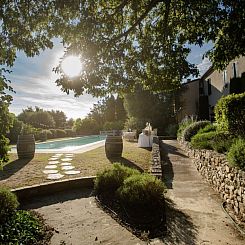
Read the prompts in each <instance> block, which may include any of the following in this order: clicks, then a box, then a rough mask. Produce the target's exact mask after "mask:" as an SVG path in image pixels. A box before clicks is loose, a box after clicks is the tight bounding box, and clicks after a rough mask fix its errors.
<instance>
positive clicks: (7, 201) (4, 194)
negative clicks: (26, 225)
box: [0, 188, 19, 239]
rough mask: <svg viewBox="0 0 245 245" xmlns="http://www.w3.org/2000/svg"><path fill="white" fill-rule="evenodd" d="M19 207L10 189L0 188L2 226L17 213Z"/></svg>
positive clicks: (0, 221)
mask: <svg viewBox="0 0 245 245" xmlns="http://www.w3.org/2000/svg"><path fill="white" fill-rule="evenodd" d="M18 206H19V202H18V200H17V197H16V195H15V194H13V193H12V192H11V191H10V190H8V189H5V188H0V226H1V225H4V223H5V221H6V220H7V219H8V218H9V217H10V216H12V215H13V214H14V213H15V211H16V209H17V207H18ZM0 234H2V233H1V232H0ZM0 239H1V236H0Z"/></svg>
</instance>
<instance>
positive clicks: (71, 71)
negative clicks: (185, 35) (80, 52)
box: [61, 56, 82, 77]
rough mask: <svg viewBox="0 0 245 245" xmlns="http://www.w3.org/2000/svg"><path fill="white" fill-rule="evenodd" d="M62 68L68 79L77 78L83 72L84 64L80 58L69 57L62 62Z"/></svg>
mask: <svg viewBox="0 0 245 245" xmlns="http://www.w3.org/2000/svg"><path fill="white" fill-rule="evenodd" d="M61 68H62V70H63V72H64V73H65V74H66V75H67V76H68V77H76V76H78V75H79V74H80V73H81V71H82V63H81V61H80V58H79V57H78V56H68V57H66V58H65V59H64V60H63V61H62V63H61Z"/></svg>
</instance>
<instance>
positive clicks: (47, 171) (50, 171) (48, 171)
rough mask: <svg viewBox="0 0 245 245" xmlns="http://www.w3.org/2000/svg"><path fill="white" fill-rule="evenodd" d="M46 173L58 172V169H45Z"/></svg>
mask: <svg viewBox="0 0 245 245" xmlns="http://www.w3.org/2000/svg"><path fill="white" fill-rule="evenodd" d="M43 173H44V174H57V173H58V170H53V169H48V170H43Z"/></svg>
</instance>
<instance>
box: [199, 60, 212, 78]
mask: <svg viewBox="0 0 245 245" xmlns="http://www.w3.org/2000/svg"><path fill="white" fill-rule="evenodd" d="M211 65H212V63H211V61H210V60H209V59H208V58H206V57H205V58H204V59H203V60H202V62H201V63H200V64H198V65H197V68H198V70H199V73H200V75H201V76H202V75H203V74H204V73H205V72H206V71H207V70H208V69H209V68H210V67H211Z"/></svg>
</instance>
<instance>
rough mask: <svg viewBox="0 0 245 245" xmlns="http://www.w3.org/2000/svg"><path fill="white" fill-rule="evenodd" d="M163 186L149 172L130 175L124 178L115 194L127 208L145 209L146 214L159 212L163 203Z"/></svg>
mask: <svg viewBox="0 0 245 245" xmlns="http://www.w3.org/2000/svg"><path fill="white" fill-rule="evenodd" d="M165 190H166V189H165V186H164V184H163V182H162V181H160V180H159V179H156V178H155V177H154V176H152V175H149V174H140V175H132V176H130V177H128V178H127V179H125V181H124V183H123V185H122V186H121V187H120V188H119V189H118V191H117V195H118V196H119V199H120V201H121V202H122V203H123V205H124V206H125V207H126V208H127V209H128V210H134V212H136V211H137V210H139V209H140V211H141V215H142V211H143V210H145V212H146V213H148V215H151V214H152V213H156V212H159V209H160V208H161V207H163V205H164V192H165Z"/></svg>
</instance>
